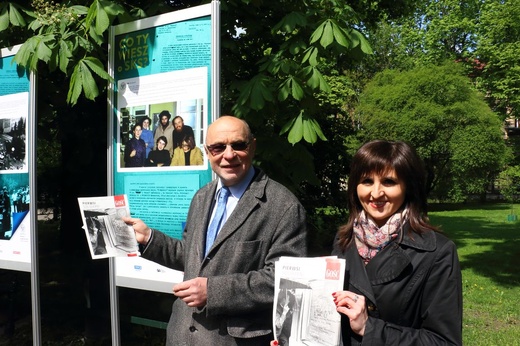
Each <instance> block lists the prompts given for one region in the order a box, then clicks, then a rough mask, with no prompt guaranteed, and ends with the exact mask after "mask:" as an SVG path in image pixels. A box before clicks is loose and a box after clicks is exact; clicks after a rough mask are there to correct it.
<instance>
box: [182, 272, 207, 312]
mask: <svg viewBox="0 0 520 346" xmlns="http://www.w3.org/2000/svg"><path fill="white" fill-rule="evenodd" d="M173 294H175V295H176V296H177V297H178V298H180V299H182V300H183V301H184V302H185V303H186V304H187V305H188V306H190V307H195V308H200V307H203V306H205V305H206V301H207V299H208V278H201V277H198V278H195V279H191V280H188V281H184V282H181V283H180V284H177V285H175V286H173Z"/></svg>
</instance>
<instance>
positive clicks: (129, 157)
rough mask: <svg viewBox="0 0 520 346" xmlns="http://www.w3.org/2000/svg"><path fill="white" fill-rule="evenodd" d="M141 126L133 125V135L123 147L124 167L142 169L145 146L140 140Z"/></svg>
mask: <svg viewBox="0 0 520 346" xmlns="http://www.w3.org/2000/svg"><path fill="white" fill-rule="evenodd" d="M141 132H142V128H141V125H134V126H133V127H132V133H133V134H134V136H133V138H131V139H130V140H129V141H128V142H126V145H125V167H143V166H144V163H145V160H146V144H145V143H144V141H143V140H142V139H141Z"/></svg>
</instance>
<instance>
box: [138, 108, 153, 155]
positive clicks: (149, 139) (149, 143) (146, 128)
mask: <svg viewBox="0 0 520 346" xmlns="http://www.w3.org/2000/svg"><path fill="white" fill-rule="evenodd" d="M151 122H152V120H151V119H150V118H148V117H145V118H144V119H143V121H141V128H142V129H143V132H142V133H141V139H142V140H143V141H144V144H145V145H146V157H148V155H150V152H151V151H152V149H153V145H154V142H153V132H152V131H151V130H150V123H151Z"/></svg>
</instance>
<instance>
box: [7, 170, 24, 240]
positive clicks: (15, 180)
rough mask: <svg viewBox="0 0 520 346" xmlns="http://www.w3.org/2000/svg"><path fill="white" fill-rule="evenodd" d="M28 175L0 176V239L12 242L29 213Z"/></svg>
mask: <svg viewBox="0 0 520 346" xmlns="http://www.w3.org/2000/svg"><path fill="white" fill-rule="evenodd" d="M29 203H30V198H29V182H28V177H27V174H2V175H0V239H3V240H10V239H11V238H12V237H13V236H14V234H15V232H16V230H17V228H18V225H19V224H20V223H21V221H22V220H23V218H24V217H25V215H26V214H27V213H28V212H29Z"/></svg>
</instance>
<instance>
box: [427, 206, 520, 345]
mask: <svg viewBox="0 0 520 346" xmlns="http://www.w3.org/2000/svg"><path fill="white" fill-rule="evenodd" d="M431 210H432V211H431V212H430V219H431V221H432V223H433V224H435V225H439V226H441V228H442V230H443V231H444V232H445V233H446V234H447V235H448V236H449V237H450V238H451V239H452V240H453V241H454V242H455V243H456V244H457V248H458V253H459V259H460V263H461V267H462V289H463V299H464V318H463V339H464V345H471V346H473V345H520V222H519V221H516V222H511V221H508V215H509V214H511V213H512V211H511V205H506V204H489V205H461V206H460V209H458V208H455V207H454V206H453V205H448V206H447V208H443V207H442V206H440V205H432V206H431ZM514 212H515V213H516V214H520V205H515V206H514Z"/></svg>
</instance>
